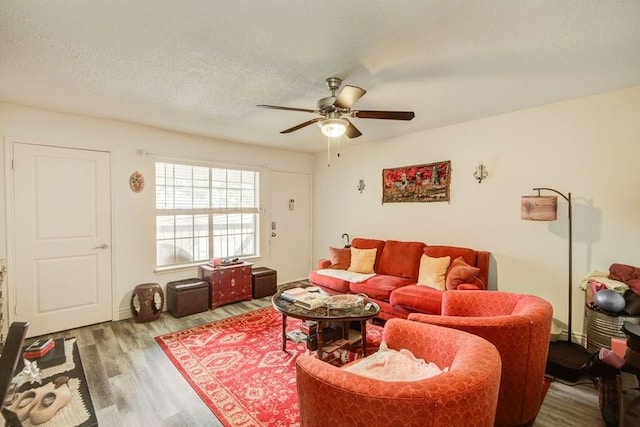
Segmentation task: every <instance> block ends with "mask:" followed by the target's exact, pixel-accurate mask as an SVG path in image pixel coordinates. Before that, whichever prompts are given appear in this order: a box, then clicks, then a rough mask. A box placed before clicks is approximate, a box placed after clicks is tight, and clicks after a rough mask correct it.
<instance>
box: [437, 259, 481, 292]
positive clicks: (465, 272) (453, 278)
mask: <svg viewBox="0 0 640 427" xmlns="http://www.w3.org/2000/svg"><path fill="white" fill-rule="evenodd" d="M479 273H480V269H479V268H478V267H472V266H470V265H469V264H467V263H466V262H464V259H463V258H462V257H461V256H459V257H458V258H456V259H454V260H453V262H452V263H451V266H450V267H449V273H448V274H447V278H446V280H445V284H446V288H447V290H449V291H452V290H455V289H457V288H458V285H460V284H462V283H473V282H474V281H475V280H477V279H476V278H477V277H478V274H479Z"/></svg>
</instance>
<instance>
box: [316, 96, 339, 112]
mask: <svg viewBox="0 0 640 427" xmlns="http://www.w3.org/2000/svg"><path fill="white" fill-rule="evenodd" d="M334 102H336V97H335V96H327V97H326V98H321V99H319V100H318V110H320V111H335V110H336V107H335V106H334V105H333V103H334Z"/></svg>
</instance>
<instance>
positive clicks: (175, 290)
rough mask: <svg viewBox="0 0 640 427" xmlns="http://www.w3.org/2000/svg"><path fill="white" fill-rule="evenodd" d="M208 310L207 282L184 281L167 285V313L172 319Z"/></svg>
mask: <svg viewBox="0 0 640 427" xmlns="http://www.w3.org/2000/svg"><path fill="white" fill-rule="evenodd" d="M208 309H209V282H206V281H204V280H202V279H195V278H194V279H185V280H177V281H175V282H169V283H167V311H168V312H169V313H171V314H172V315H173V316H174V317H182V316H187V315H189V314H195V313H201V312H203V311H207V310H208Z"/></svg>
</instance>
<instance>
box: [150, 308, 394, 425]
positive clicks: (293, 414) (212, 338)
mask: <svg viewBox="0 0 640 427" xmlns="http://www.w3.org/2000/svg"><path fill="white" fill-rule="evenodd" d="M299 324H300V321H299V320H297V319H293V318H289V319H288V321H287V330H289V331H290V330H294V329H296V328H297V327H298V325H299ZM381 337H382V328H381V327H380V326H377V325H372V324H370V323H367V347H368V348H371V349H373V348H375V347H377V346H378V345H379V344H380V340H381ZM156 341H157V342H158V344H159V345H160V347H161V348H162V350H163V351H164V352H165V353H166V355H167V356H168V357H169V359H171V361H172V362H173V364H174V365H175V366H176V368H178V370H179V371H180V373H182V375H183V376H184V377H185V379H186V380H187V381H188V382H189V384H191V386H192V387H193V389H194V390H195V391H196V393H198V395H199V396H200V397H201V398H202V400H203V401H204V402H205V404H206V405H207V406H208V407H209V408H210V409H211V411H213V413H214V414H215V416H216V417H217V418H218V419H219V420H220V422H221V423H222V424H223V425H225V426H234V427H238V426H283V427H284V426H297V425H299V424H300V414H299V410H298V396H297V391H296V379H295V364H296V359H297V358H298V356H299V355H301V354H303V353H307V352H308V350H307V349H306V346H305V344H304V343H300V344H296V343H294V342H291V341H289V342H287V352H286V353H285V352H283V351H282V316H281V314H280V313H278V312H276V311H275V310H274V309H273V308H272V307H266V308H261V309H259V310H255V311H252V312H249V313H245V314H242V315H239V316H235V317H231V318H228V319H224V320H220V321H217V322H213V323H208V324H205V325H200V326H196V327H194V328H190V329H185V330H182V331H178V332H174V333H171V334H167V335H162V336H159V337H156ZM341 357H342V358H343V360H348V359H352V358H354V357H355V358H357V357H359V355H354V354H352V353H349V354H347V355H344V356H341Z"/></svg>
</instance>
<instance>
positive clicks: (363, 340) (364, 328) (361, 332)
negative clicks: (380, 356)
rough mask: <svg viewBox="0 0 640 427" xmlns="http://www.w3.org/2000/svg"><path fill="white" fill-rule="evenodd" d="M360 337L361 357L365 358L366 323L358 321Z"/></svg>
mask: <svg viewBox="0 0 640 427" xmlns="http://www.w3.org/2000/svg"><path fill="white" fill-rule="evenodd" d="M360 329H361V331H360V335H361V336H362V357H366V356H367V321H366V320H361V321H360Z"/></svg>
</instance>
